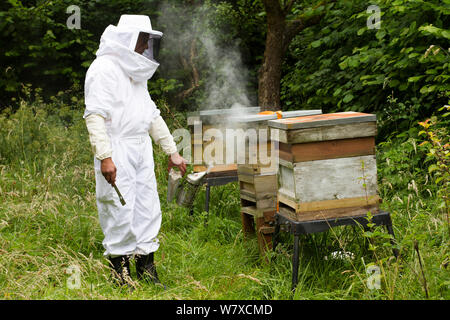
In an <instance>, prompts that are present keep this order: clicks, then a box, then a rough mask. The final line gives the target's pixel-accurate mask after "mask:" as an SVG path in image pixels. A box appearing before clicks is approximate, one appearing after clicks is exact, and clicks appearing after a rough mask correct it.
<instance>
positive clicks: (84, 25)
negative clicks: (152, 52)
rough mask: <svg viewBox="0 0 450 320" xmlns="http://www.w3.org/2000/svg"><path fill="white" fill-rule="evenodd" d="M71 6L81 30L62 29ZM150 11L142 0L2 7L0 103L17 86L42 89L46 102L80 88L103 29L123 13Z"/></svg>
mask: <svg viewBox="0 0 450 320" xmlns="http://www.w3.org/2000/svg"><path fill="white" fill-rule="evenodd" d="M71 5H76V6H78V7H79V8H80V18H81V26H80V27H81V29H69V28H68V27H67V25H66V22H67V20H68V18H69V17H70V16H71V14H72V12H71V11H69V13H67V8H68V7H69V6H71ZM154 6H155V5H154V1H144V0H140V1H133V0H125V1H123V0H113V1H110V0H109V1H104V0H101V1H87V0H73V1H72V0H57V1H51V2H50V1H42V0H37V1H20V0H9V1H6V2H2V4H1V5H0V36H1V38H2V51H1V53H0V65H1V66H2V68H1V70H0V74H1V77H0V100H1V101H2V102H3V103H6V102H7V101H8V99H9V98H11V97H16V98H17V96H18V95H19V94H20V93H21V87H22V84H32V85H33V86H34V87H35V88H44V89H45V90H44V97H45V98H47V97H49V96H51V95H55V94H56V93H57V92H59V91H62V90H66V89H68V88H70V87H72V86H73V85H77V86H78V88H80V89H81V88H82V86H81V85H82V84H83V83H84V77H85V73H86V70H87V68H88V67H89V65H90V63H91V62H92V61H93V60H94V58H95V52H96V50H97V48H98V44H99V39H100V35H101V34H102V32H103V30H104V29H105V28H106V27H107V26H108V25H109V24H116V23H117V21H118V20H119V17H120V15H121V14H122V13H127V12H134V13H136V12H146V13H148V11H149V10H150V14H151V15H152V16H154V11H155V7H154ZM152 9H153V10H152ZM1 109H2V106H0V110H1Z"/></svg>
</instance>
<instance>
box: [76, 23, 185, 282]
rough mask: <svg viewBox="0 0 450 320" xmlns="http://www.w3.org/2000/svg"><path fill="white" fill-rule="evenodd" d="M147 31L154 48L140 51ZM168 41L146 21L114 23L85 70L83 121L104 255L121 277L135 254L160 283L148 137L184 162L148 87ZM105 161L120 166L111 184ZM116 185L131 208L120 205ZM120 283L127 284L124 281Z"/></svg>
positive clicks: (156, 210) (157, 211) (157, 216)
mask: <svg viewBox="0 0 450 320" xmlns="http://www.w3.org/2000/svg"><path fill="white" fill-rule="evenodd" d="M142 33H145V34H146V35H147V37H148V45H147V46H146V47H148V48H147V49H146V50H145V51H144V52H143V53H142V54H140V53H138V52H136V51H135V48H137V42H138V38H139V37H140V35H142ZM161 36H162V33H161V32H159V31H155V30H152V27H151V23H150V19H149V18H148V17H147V16H136V15H122V16H121V19H120V21H119V23H118V25H117V27H116V26H113V25H110V26H108V27H107V28H106V29H105V31H104V33H103V35H102V36H101V40H100V46H99V49H98V51H97V53H96V55H97V58H96V59H95V60H94V61H93V62H92V64H91V66H90V67H89V69H88V71H87V73H86V79H85V104H86V109H85V112H84V116H83V117H84V118H85V119H86V125H87V128H88V131H89V135H90V141H91V144H92V147H93V151H94V153H95V158H94V167H95V178H96V197H97V207H98V214H99V221H100V225H101V228H102V231H103V233H104V236H105V238H104V241H103V246H104V248H105V252H104V255H105V256H108V257H109V259H110V261H111V264H112V265H113V268H114V269H115V271H116V272H117V273H119V275H121V274H122V272H123V271H124V270H126V272H127V273H128V274H129V261H128V256H130V255H134V256H135V257H137V260H136V268H137V273H138V276H142V275H143V272H144V271H147V272H148V273H150V275H151V276H152V277H153V281H154V282H159V280H158V279H157V275H156V270H154V265H153V252H155V251H156V250H157V249H158V247H159V242H158V239H157V235H158V232H159V229H160V226H161V208H160V202H159V197H158V193H157V188H156V179H155V172H154V162H153V149H152V141H151V139H150V136H149V133H150V135H151V137H152V138H153V140H155V142H157V143H159V144H160V145H161V146H162V148H163V150H164V151H165V152H166V153H167V154H168V155H172V158H171V160H174V159H175V162H176V161H178V162H179V159H182V158H181V157H180V156H179V154H178V152H177V148H176V145H175V143H174V140H173V138H172V135H171V134H170V132H169V130H168V128H167V126H166V124H165V122H164V120H163V119H162V118H161V116H160V112H159V110H158V109H157V107H156V105H155V103H154V102H153V101H152V99H151V97H150V95H149V93H148V90H147V80H148V79H150V78H151V77H152V76H153V74H154V72H155V71H156V69H157V68H158V66H159V64H158V63H157V62H156V61H155V60H154V55H153V53H154V52H153V51H154V49H156V48H155V47H154V44H155V42H156V41H157V40H158V39H159V38H161ZM145 39H146V38H145ZM144 41H146V40H144ZM105 159H106V160H112V162H113V164H114V165H115V168H116V174H115V179H111V180H114V181H109V180H108V181H109V182H108V181H107V180H106V176H104V173H102V170H103V169H102V164H103V161H102V160H105ZM182 160H184V159H182ZM177 164H179V163H177ZM108 179H109V178H108ZM112 182H115V185H116V186H117V188H118V189H119V190H120V192H121V194H122V195H123V198H124V199H125V202H126V205H124V206H122V205H121V203H120V201H119V198H118V195H117V193H116V192H115V190H114V188H113V187H112ZM139 259H140V260H139ZM124 267H125V268H124ZM153 271H154V273H152V272H153ZM119 279H120V280H123V278H121V277H120V276H119Z"/></svg>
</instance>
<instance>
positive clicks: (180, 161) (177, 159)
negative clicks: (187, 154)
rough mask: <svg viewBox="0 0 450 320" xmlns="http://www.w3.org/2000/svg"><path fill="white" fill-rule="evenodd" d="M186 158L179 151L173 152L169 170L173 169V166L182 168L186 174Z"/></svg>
mask: <svg viewBox="0 0 450 320" xmlns="http://www.w3.org/2000/svg"><path fill="white" fill-rule="evenodd" d="M186 163H187V161H186V159H184V158H183V157H182V156H180V154H179V153H178V152H175V153H172V154H171V155H170V156H169V168H168V170H169V171H170V169H172V168H173V167H177V168H178V169H180V172H181V175H183V176H184V174H185V173H186Z"/></svg>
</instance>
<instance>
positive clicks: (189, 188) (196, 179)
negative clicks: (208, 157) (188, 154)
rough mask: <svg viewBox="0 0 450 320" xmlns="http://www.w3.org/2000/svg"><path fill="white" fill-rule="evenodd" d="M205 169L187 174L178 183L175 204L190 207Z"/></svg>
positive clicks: (201, 183) (203, 176)
mask: <svg viewBox="0 0 450 320" xmlns="http://www.w3.org/2000/svg"><path fill="white" fill-rule="evenodd" d="M206 173H207V172H206V171H203V172H195V173H191V174H188V175H187V176H186V178H185V179H184V180H183V181H182V182H181V183H180V184H179V186H178V190H177V204H178V205H179V206H183V207H186V208H191V207H192V205H193V204H194V200H195V196H196V195H197V192H198V190H199V189H200V187H201V186H202V185H203V181H204V179H205V177H206Z"/></svg>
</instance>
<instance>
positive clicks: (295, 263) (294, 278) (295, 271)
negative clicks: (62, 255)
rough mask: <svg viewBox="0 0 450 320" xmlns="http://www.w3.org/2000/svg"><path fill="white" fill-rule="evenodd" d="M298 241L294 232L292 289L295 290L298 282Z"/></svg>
mask: <svg viewBox="0 0 450 320" xmlns="http://www.w3.org/2000/svg"><path fill="white" fill-rule="evenodd" d="M299 241H300V240H299V236H298V234H294V254H293V255H292V291H295V288H296V287H297V282H298V259H299V257H298V251H299Z"/></svg>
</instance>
